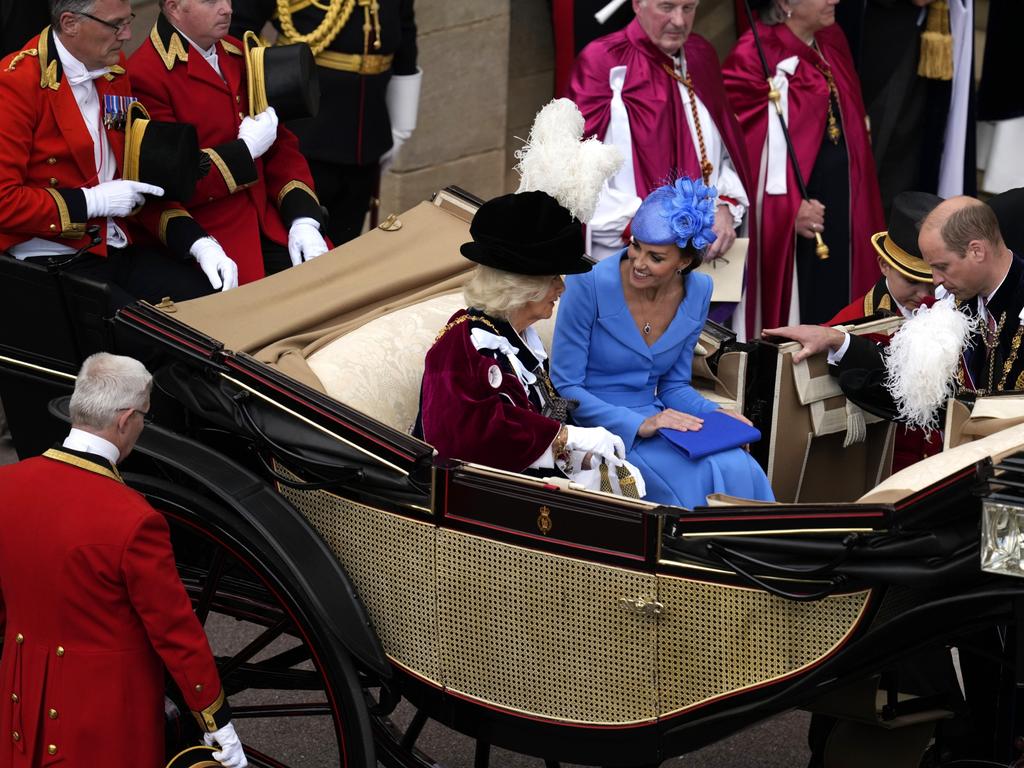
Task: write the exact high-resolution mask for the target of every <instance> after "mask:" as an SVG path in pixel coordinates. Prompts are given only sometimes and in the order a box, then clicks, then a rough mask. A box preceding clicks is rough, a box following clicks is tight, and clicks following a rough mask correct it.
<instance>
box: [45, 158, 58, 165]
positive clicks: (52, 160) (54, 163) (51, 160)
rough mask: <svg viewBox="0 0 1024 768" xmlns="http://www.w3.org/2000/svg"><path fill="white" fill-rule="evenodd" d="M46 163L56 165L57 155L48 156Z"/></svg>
mask: <svg viewBox="0 0 1024 768" xmlns="http://www.w3.org/2000/svg"><path fill="white" fill-rule="evenodd" d="M46 164H47V165H56V164H57V158H56V157H48V158H46Z"/></svg>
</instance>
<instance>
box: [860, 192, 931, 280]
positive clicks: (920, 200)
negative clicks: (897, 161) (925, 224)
mask: <svg viewBox="0 0 1024 768" xmlns="http://www.w3.org/2000/svg"><path fill="white" fill-rule="evenodd" d="M941 202H942V198H941V197H939V196H937V195H932V194H930V193H928V192H900V193H899V194H898V195H896V197H895V198H894V199H893V201H892V212H891V213H890V214H889V231H888V232H879V233H877V234H875V235H872V236H871V244H872V245H874V246H875V250H876V251H878V255H879V256H881V257H882V258H883V259H885V260H886V261H887V262H888V263H889V266H891V267H892V268H893V269H895V270H896V271H897V272H899V273H900V274H901V275H903V276H904V277H905V278H907V279H908V280H916V281H917V282H919V283H930V282H931V281H932V268H931V267H929V266H928V262H926V261H925V260H924V259H923V258H921V249H920V248H918V246H917V235H918V232H919V231H920V229H921V222H922V221H924V218H925V216H927V215H928V214H929V213H931V212H932V209H933V208H935V206H937V205H938V204H939V203H941Z"/></svg>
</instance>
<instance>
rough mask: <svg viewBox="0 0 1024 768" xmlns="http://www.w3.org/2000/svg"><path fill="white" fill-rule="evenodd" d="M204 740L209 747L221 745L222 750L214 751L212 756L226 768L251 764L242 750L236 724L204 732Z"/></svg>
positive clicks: (239, 767) (236, 767) (238, 767)
mask: <svg viewBox="0 0 1024 768" xmlns="http://www.w3.org/2000/svg"><path fill="white" fill-rule="evenodd" d="M203 741H205V742H206V746H208V747H212V746H214V745H216V746H218V747H220V752H214V753H213V755H212V757H213V759H214V760H216V761H217V762H218V763H220V764H221V765H223V766H225V768H245V766H247V765H248V764H249V761H248V760H246V759H245V752H244V751H243V750H242V742H241V740H239V738H238V734H237V733H235V726H234V725H232V724H231V723H228V724H227V725H225V726H224V727H223V728H219V729H217V730H216V731H214V732H213V733H204V734H203Z"/></svg>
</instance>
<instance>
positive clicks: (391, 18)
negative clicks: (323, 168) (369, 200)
mask: <svg viewBox="0 0 1024 768" xmlns="http://www.w3.org/2000/svg"><path fill="white" fill-rule="evenodd" d="M338 2H340V0H332V2H331V4H332V5H334V4H336V3H338ZM276 10H277V3H276V2H275V0H235V1H234V5H233V11H234V13H233V15H232V19H231V34H232V35H234V36H235V37H239V38H241V37H242V35H243V34H244V33H245V31H246V30H248V29H251V30H253V31H254V32H256V33H259V31H260V30H261V29H262V28H263V25H264V24H266V23H267V22H268V21H270V19H271V16H273V14H274V13H275V11H276ZM378 13H379V17H380V29H381V47H380V48H378V49H374V48H372V47H371V49H370V53H371V54H373V55H378V56H386V55H393V56H394V60H393V61H392V63H391V69H389V70H388V71H387V72H382V73H380V74H361V73H358V72H343V71H340V70H338V69H333V68H331V67H328V66H325V65H324V64H323V63H322V61H321V60H318V62H317V63H318V65H319V66H318V67H317V74H318V75H319V77H320V91H321V93H322V94H323V98H321V99H320V113H319V114H318V115H317V116H316V117H314V118H310V119H306V120H293V121H292V122H290V123H289V124H288V127H289V128H291V129H292V130H293V131H294V132H295V135H296V136H298V137H299V142H300V145H301V148H302V153H303V154H304V155H305V156H306V157H308V158H309V159H310V160H319V161H321V162H325V163H334V164H339V165H374V164H376V163H377V161H378V160H379V159H380V156H381V155H383V154H384V153H385V152H387V151H388V150H389V149H391V121H390V120H389V119H388V110H387V104H386V103H385V100H384V97H385V94H386V93H387V87H388V82H389V81H390V80H391V75H393V74H394V75H412V74H415V72H416V21H415V17H414V15H413V0H381V2H380V7H379V10H378ZM323 18H324V11H322V10H320V9H319V8H317V7H316V6H315V5H308V4H307V5H306V6H305V7H304V8H302V10H299V11H296V12H295V14H294V15H293V20H294V21H295V27H296V29H298V31H299V33H301V34H308V33H309V32H310V31H312V30H313V29H315V28H316V27H317V26H318V25H319V24H320V23H321V22H322V21H323ZM274 25H275V26H276V27H277V29H278V31H280V26H279V24H278V22H277V20H276V19H275V20H274ZM327 51H328V52H334V53H347V54H362V52H363V9H362V7H361V6H356V8H355V9H354V10H353V12H352V15H351V16H350V17H349V19H348V22H347V23H346V24H345V26H344V27H343V28H342V29H341V31H340V32H339V33H338V36H337V37H335V38H334V40H332V41H331V43H330V45H329V46H328V48H327Z"/></svg>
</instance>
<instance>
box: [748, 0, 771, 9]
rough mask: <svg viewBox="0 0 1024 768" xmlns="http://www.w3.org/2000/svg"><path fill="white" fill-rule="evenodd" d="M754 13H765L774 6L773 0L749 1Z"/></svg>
mask: <svg viewBox="0 0 1024 768" xmlns="http://www.w3.org/2000/svg"><path fill="white" fill-rule="evenodd" d="M747 2H748V3H749V5H750V10H752V11H763V10H764V9H765V8H767V7H768V6H769V5H771V4H772V0H747Z"/></svg>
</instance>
